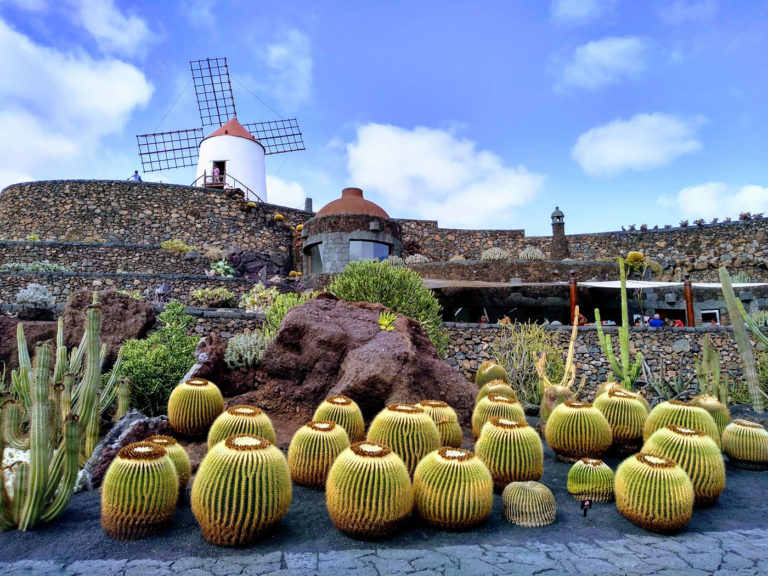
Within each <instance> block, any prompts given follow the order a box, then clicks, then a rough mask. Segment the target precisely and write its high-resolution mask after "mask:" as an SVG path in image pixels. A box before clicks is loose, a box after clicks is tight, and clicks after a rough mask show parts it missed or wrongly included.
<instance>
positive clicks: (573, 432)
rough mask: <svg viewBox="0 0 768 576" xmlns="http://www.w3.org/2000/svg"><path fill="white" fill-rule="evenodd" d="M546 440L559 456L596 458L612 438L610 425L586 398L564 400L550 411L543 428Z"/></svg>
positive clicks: (605, 449) (576, 458)
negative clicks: (582, 400) (582, 399)
mask: <svg viewBox="0 0 768 576" xmlns="http://www.w3.org/2000/svg"><path fill="white" fill-rule="evenodd" d="M544 436H545V438H546V440H547V444H549V447H550V448H552V450H553V451H554V452H555V455H556V456H557V459H558V460H562V461H564V462H575V461H576V460H579V459H580V458H599V457H600V456H602V455H603V454H604V453H605V452H606V451H607V450H608V448H610V447H611V444H612V442H613V435H612V433H611V425H610V424H608V420H606V419H605V416H603V414H602V413H601V412H600V410H598V409H597V408H595V407H594V406H592V404H590V403H588V402H578V401H567V402H563V403H562V404H560V405H559V406H558V407H557V408H555V409H554V410H553V411H552V414H550V415H549V419H548V420H547V427H546V430H545V435H544Z"/></svg>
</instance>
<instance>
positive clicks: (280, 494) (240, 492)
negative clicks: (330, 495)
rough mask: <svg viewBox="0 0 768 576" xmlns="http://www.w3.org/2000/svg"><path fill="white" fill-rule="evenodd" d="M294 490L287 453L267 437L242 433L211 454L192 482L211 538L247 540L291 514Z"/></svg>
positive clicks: (196, 508) (219, 542) (220, 542)
mask: <svg viewBox="0 0 768 576" xmlns="http://www.w3.org/2000/svg"><path fill="white" fill-rule="evenodd" d="M291 490H292V488H291V474H290V472H289V471H288V462H286V460H285V456H284V455H283V453H282V452H281V451H280V450H279V449H278V448H277V447H276V446H275V445H274V444H272V443H271V442H269V440H266V439H265V438H260V437H258V436H252V435H249V434H238V435H235V436H230V437H229V438H227V439H226V440H224V441H223V442H219V443H218V444H216V445H215V446H214V447H213V448H212V449H211V450H210V451H209V452H208V454H206V456H205V458H204V459H203V461H202V462H201V463H200V468H199V469H198V471H197V475H196V476H195V481H194V483H193V484H192V494H191V496H190V503H191V505H192V513H193V514H194V515H195V518H196V519H197V522H198V523H199V524H200V528H201V529H202V531H203V538H205V539H206V540H207V541H208V542H210V543H211V544H215V545H216V546H245V545H247V544H251V543H253V542H254V541H256V540H257V539H258V538H259V537H260V536H262V535H263V534H264V533H266V532H267V531H268V530H269V529H270V528H272V527H273V526H274V525H275V524H277V522H279V521H280V519H281V518H282V517H283V516H285V514H286V512H288V507H289V506H290V505H291V494H292V492H291Z"/></svg>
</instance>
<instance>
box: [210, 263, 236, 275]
mask: <svg viewBox="0 0 768 576" xmlns="http://www.w3.org/2000/svg"><path fill="white" fill-rule="evenodd" d="M211 270H215V271H216V274H218V275H219V276H224V278H234V276H235V269H234V268H233V267H232V264H230V263H229V262H227V260H226V259H225V258H222V259H221V260H218V261H217V262H214V263H213V264H211Z"/></svg>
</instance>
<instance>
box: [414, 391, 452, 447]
mask: <svg viewBox="0 0 768 576" xmlns="http://www.w3.org/2000/svg"><path fill="white" fill-rule="evenodd" d="M417 406H419V408H422V409H423V410H424V412H426V413H427V414H428V415H429V417H430V418H432V421H433V422H434V423H435V425H436V426H437V431H438V432H440V445H441V446H450V447H452V448H461V442H462V440H463V439H464V434H463V432H462V431H461V424H459V418H458V416H456V411H455V410H454V409H453V408H451V407H450V406H448V404H446V403H445V402H441V401H440V400H422V401H421V402H419V403H418V404H417Z"/></svg>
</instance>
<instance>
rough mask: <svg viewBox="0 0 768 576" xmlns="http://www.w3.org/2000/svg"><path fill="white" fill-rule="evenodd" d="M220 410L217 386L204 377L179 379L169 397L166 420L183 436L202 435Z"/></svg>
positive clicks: (221, 410)
mask: <svg viewBox="0 0 768 576" xmlns="http://www.w3.org/2000/svg"><path fill="white" fill-rule="evenodd" d="M223 411H224V398H223V397H222V395H221V391H220V390H219V388H218V386H216V385H215V384H214V383H213V382H209V381H208V380H205V379H203V378H193V379H192V380H187V381H186V382H182V383H181V384H179V385H178V386H176V388H174V389H173V391H172V392H171V396H170V398H168V421H169V423H170V425H171V428H173V430H174V432H176V433H177V434H181V435H182V436H187V437H192V438H195V437H200V436H204V435H205V434H206V433H207V432H208V428H210V426H211V424H213V421H214V420H216V417H217V416H218V415H219V414H221V413H222V412H223Z"/></svg>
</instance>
